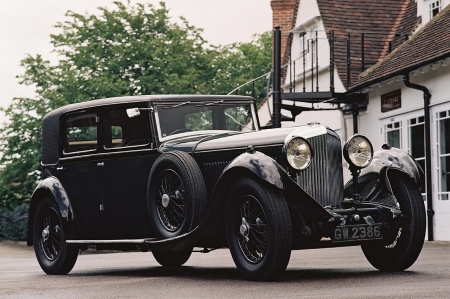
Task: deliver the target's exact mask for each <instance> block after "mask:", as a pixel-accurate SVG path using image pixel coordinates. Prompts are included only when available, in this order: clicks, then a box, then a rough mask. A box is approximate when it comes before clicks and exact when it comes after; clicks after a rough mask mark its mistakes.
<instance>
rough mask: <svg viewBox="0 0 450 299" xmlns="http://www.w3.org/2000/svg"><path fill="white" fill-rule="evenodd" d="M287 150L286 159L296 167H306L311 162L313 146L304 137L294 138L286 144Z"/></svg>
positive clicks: (298, 168)
mask: <svg viewBox="0 0 450 299" xmlns="http://www.w3.org/2000/svg"><path fill="white" fill-rule="evenodd" d="M285 151H286V159H287V161H288V163H289V165H291V166H292V168H294V169H297V170H302V169H305V168H306V167H308V166H309V163H311V148H310V146H309V144H308V142H307V141H306V140H305V139H303V138H299V137H295V138H292V139H291V141H289V143H288V144H287V145H286V148H285Z"/></svg>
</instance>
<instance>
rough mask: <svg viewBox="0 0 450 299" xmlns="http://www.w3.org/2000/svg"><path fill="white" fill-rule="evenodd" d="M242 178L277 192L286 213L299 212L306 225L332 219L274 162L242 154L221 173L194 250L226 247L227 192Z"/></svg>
mask: <svg viewBox="0 0 450 299" xmlns="http://www.w3.org/2000/svg"><path fill="white" fill-rule="evenodd" d="M244 176H253V177H255V178H257V179H260V180H262V181H265V182H267V183H268V184H271V185H273V186H275V187H276V188H278V189H280V190H281V192H282V193H283V196H284V198H285V200H286V202H287V204H288V207H289V209H290V210H291V211H293V210H294V209H300V210H301V211H302V214H303V216H304V218H305V220H306V222H313V221H326V220H328V219H329V218H330V217H331V215H330V213H329V212H328V211H327V210H325V209H324V208H323V207H322V206H321V205H320V204H319V203H318V202H317V201H316V200H314V199H313V198H312V197H311V196H310V195H308V194H307V193H306V192H305V191H304V190H302V189H301V188H300V187H299V186H298V185H297V184H296V182H295V181H293V180H292V179H291V178H290V177H289V175H288V174H287V172H286V171H285V170H284V169H283V168H282V167H281V166H280V165H279V164H278V163H277V162H276V161H275V160H274V159H272V158H270V157H269V156H266V155H265V154H263V153H261V152H258V151H256V152H254V153H243V154H241V155H240V156H238V157H237V158H236V159H234V160H233V161H232V162H231V163H230V164H229V165H228V166H227V167H226V168H225V169H224V171H223V172H222V175H221V176H220V178H219V180H218V182H217V184H216V186H215V188H214V192H213V195H212V199H211V203H210V205H209V207H208V210H207V213H206V215H205V218H204V220H203V222H202V223H201V224H200V225H199V227H198V229H197V230H196V231H195V233H193V234H192V235H191V236H190V237H189V238H194V236H197V239H198V243H195V244H196V246H200V247H202V246H203V247H205V246H206V247H223V246H226V244H227V241H226V236H225V213H224V211H225V209H226V202H227V199H228V192H229V190H230V188H231V186H233V184H234V182H236V181H237V180H238V179H239V178H241V177H244ZM211 244H214V245H211Z"/></svg>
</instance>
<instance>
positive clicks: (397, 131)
mask: <svg viewBox="0 0 450 299" xmlns="http://www.w3.org/2000/svg"><path fill="white" fill-rule="evenodd" d="M384 132H385V134H386V135H385V140H386V142H389V144H390V145H391V146H393V147H396V148H402V143H401V136H402V122H400V121H398V122H394V123H390V124H387V125H385V126H384Z"/></svg>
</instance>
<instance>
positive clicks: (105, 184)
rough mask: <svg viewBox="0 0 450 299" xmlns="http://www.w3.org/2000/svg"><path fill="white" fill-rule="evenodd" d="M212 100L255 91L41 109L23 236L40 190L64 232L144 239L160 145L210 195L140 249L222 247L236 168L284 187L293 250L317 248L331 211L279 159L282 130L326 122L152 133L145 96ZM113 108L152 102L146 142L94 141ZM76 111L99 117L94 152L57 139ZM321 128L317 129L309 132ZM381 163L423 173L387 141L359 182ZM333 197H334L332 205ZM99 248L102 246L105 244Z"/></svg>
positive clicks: (332, 218) (332, 223)
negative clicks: (188, 161) (185, 158)
mask: <svg viewBox="0 0 450 299" xmlns="http://www.w3.org/2000/svg"><path fill="white" fill-rule="evenodd" d="M218 99H220V100H224V101H228V100H230V101H234V102H236V101H245V102H247V103H248V101H249V100H251V101H253V105H254V100H253V99H251V98H248V97H237V96H138V97H124V98H112V99H104V100H97V101H91V102H86V103H80V104H74V105H68V106H65V107H62V108H59V109H57V110H55V111H52V112H50V113H49V114H48V115H46V116H45V118H44V120H43V158H42V170H43V171H42V173H43V181H42V182H41V183H40V184H39V185H38V187H37V188H36V191H35V192H34V194H33V197H32V200H31V207H30V218H29V237H28V244H29V245H31V244H32V238H31V235H32V227H31V226H30V225H31V224H30V223H32V218H33V215H34V214H33V213H34V207H35V206H36V203H37V202H38V201H39V200H40V199H41V198H42V197H43V196H44V194H51V195H52V196H53V197H54V198H55V200H56V201H57V203H58V206H59V207H60V211H61V215H62V217H63V220H64V224H63V226H64V229H65V230H66V235H67V236H68V239H73V240H101V239H104V240H113V239H140V238H152V237H153V236H154V234H153V232H152V230H151V228H150V224H149V223H150V221H149V218H148V217H149V215H148V212H147V181H148V176H149V173H150V169H151V166H152V165H153V163H154V161H155V160H156V158H157V157H158V156H159V155H160V154H161V153H163V152H168V151H174V150H178V151H184V152H188V153H191V154H192V156H193V157H194V159H195V160H196V161H197V163H198V165H199V167H200V169H201V171H202V174H203V176H204V180H205V184H206V189H207V194H208V208H207V210H208V212H207V214H206V215H205V218H204V219H203V221H202V223H201V224H200V226H199V227H197V228H196V229H195V230H194V231H192V232H191V233H188V234H186V235H184V236H178V237H176V238H174V239H170V240H159V241H155V240H148V241H147V242H145V244H144V245H142V244H141V245H139V246H138V248H140V249H143V250H144V249H146V248H166V249H172V250H174V249H182V248H189V247H192V246H202V247H209V248H211V247H224V246H227V244H226V238H225V230H224V212H223V211H224V210H225V205H226V200H227V192H228V190H229V189H230V187H231V185H232V184H233V182H234V181H236V180H237V179H238V178H240V177H242V176H254V177H255V178H258V179H259V180H261V181H265V182H266V183H268V184H271V185H273V186H275V187H277V188H279V189H280V190H282V193H283V195H284V198H285V199H286V201H287V203H288V206H289V209H290V213H291V219H292V222H293V233H294V235H295V236H294V248H296V249H299V248H313V247H323V246H324V245H323V243H317V241H318V240H319V239H320V237H321V236H326V235H329V234H330V232H331V231H332V230H333V229H334V227H336V225H338V224H339V221H340V218H339V217H338V216H336V212H333V208H324V206H322V205H321V204H319V203H318V202H317V201H316V200H315V199H314V198H313V197H311V195H309V194H308V193H307V192H305V191H304V190H303V189H302V188H301V187H299V185H298V184H297V182H296V181H295V175H296V174H295V171H293V169H291V168H290V167H289V166H288V165H287V163H286V162H285V158H284V154H283V151H282V147H283V145H284V143H285V139H286V138H287V137H288V136H289V138H291V137H292V136H293V135H292V134H294V135H295V134H300V135H298V136H302V137H304V138H312V137H314V136H318V135H317V134H327V132H328V134H332V135H333V134H334V135H336V134H335V133H334V132H331V133H330V131H331V130H329V129H327V128H325V127H323V126H317V125H313V126H310V127H308V126H306V127H302V128H301V130H298V129H297V128H279V129H268V130H264V131H257V132H249V133H237V132H224V131H217V132H213V131H208V132H189V133H186V134H182V135H175V136H173V138H172V136H168V138H166V140H165V141H164V142H161V141H160V140H159V139H158V137H157V129H156V122H155V117H154V115H153V111H152V110H151V107H152V105H153V103H155V104H157V103H161V102H174V103H176V102H181V103H182V102H185V101H187V100H192V101H196V100H197V101H204V100H218ZM112 106H114V107H116V108H117V107H120V108H123V109H127V108H134V107H140V108H148V109H150V110H143V111H147V112H148V113H149V116H150V126H151V132H152V135H153V136H152V142H151V143H149V144H146V145H142V146H138V147H132V148H114V149H106V148H105V147H104V144H103V141H102V140H103V139H104V138H103V135H104V134H105V132H104V131H105V127H104V126H103V115H104V111H105V110H106V109H108V108H110V107H112ZM255 110H256V109H255ZM81 111H90V112H91V111H93V112H95V113H97V115H98V116H99V120H100V122H99V125H98V130H99V139H98V143H97V150H96V151H94V152H88V153H80V154H64V152H63V151H62V147H63V139H64V138H61V136H62V135H63V134H61V133H60V131H61V129H62V128H63V126H62V122H63V121H64V118H65V117H66V115H68V114H71V113H77V112H81ZM147 112H141V113H147ZM296 130H297V131H296ZM319 131H320V132H322V133H317V132H319ZM294 132H297V133H294ZM302 134H306V135H302ZM307 134H309V135H307ZM334 135H333V136H334ZM295 136H297V135H295ZM305 136H309V137H305ZM336 136H337V135H336ZM249 145H253V146H254V147H255V149H256V151H249V152H246V149H247V147H248V146H249ZM55 147H56V148H55ZM338 154H339V152H338ZM329 164H330V163H329ZM385 169H397V170H400V171H403V172H405V173H406V174H408V175H410V176H411V177H412V178H414V179H415V180H416V181H419V180H420V178H421V176H420V171H418V170H417V166H416V164H415V163H414V161H413V160H412V159H411V158H410V157H409V156H408V155H407V154H405V153H403V152H400V151H399V150H396V149H392V150H390V151H384V152H383V151H381V152H377V153H375V156H374V159H373V162H372V165H370V166H369V167H367V168H366V169H364V170H363V172H362V174H361V177H360V182H368V183H367V184H368V185H370V184H372V185H375V183H374V180H375V181H376V182H378V181H382V180H383V175H384V174H385V173H387V171H386V170H385ZM338 171H341V170H338ZM317 175H321V174H320V173H318V174H317ZM327 188H342V185H340V186H327ZM349 188H351V186H350V187H349V186H347V191H348V190H349ZM385 193H386V192H385ZM373 194H375V193H372V196H374V195H373ZM380 194H381V192H378V193H376V195H375V201H376V199H377V198H378V197H377V196H380ZM382 195H383V196H386V194H382ZM388 195H389V194H388ZM340 200H341V199H333V203H334V202H339V201H340ZM330 205H331V203H330ZM374 205H377V204H376V203H370V204H362V206H361V207H360V208H362V209H364V208H365V207H366V206H367V207H368V208H369V210H367V211H370V207H373V206H374ZM339 208H342V207H338V209H339ZM75 215H76V217H75ZM305 227H306V228H307V230H310V231H311V232H312V237H311V236H308V235H306V236H302V231H304V229H305ZM94 243H95V242H94ZM344 245H345V244H344ZM349 245H354V243H352V244H349ZM121 246H122V245H117V244H115V245H114V249H130V244H124V245H123V246H122V247H121ZM330 246H332V245H330ZM336 246H343V244H342V243H340V244H337V245H336ZM131 247H133V246H131ZM98 248H103V249H107V248H109V247H108V245H107V244H106V245H105V244H103V245H102V246H99V247H98ZM110 248H113V246H112V245H111V246H110Z"/></svg>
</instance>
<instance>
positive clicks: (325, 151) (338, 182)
mask: <svg viewBox="0 0 450 299" xmlns="http://www.w3.org/2000/svg"><path fill="white" fill-rule="evenodd" d="M308 141H309V143H310V144H311V148H312V150H313V158H312V160H311V164H310V165H309V167H308V168H306V169H305V170H303V171H300V172H299V173H298V174H297V184H298V185H299V186H300V187H301V188H302V189H303V190H305V191H306V192H307V193H308V194H309V195H311V196H312V197H313V198H314V199H315V200H317V201H318V202H319V203H320V204H321V205H323V206H328V205H339V203H340V202H341V201H342V199H343V197H344V179H343V174H342V154H341V141H340V139H339V136H338V135H337V134H336V133H335V132H334V131H331V130H327V134H324V135H320V136H316V137H312V138H310V139H308Z"/></svg>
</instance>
